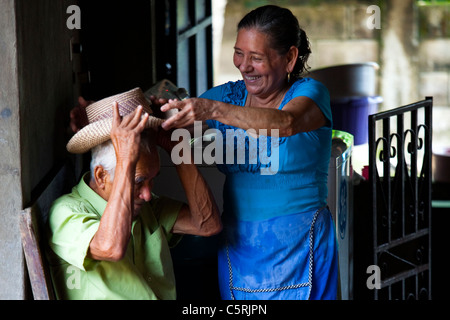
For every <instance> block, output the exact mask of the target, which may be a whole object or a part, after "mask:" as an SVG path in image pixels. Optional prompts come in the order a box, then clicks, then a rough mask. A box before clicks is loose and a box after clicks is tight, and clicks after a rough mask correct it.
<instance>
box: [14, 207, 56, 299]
mask: <svg viewBox="0 0 450 320" xmlns="http://www.w3.org/2000/svg"><path fill="white" fill-rule="evenodd" d="M36 211H37V208H36V207H30V208H26V209H25V210H22V211H21V212H20V222H19V225H20V234H21V237H22V247H23V252H24V255H25V261H26V263H27V269H28V275H29V277H30V282H31V289H32V291H33V296H34V299H35V300H53V299H54V294H53V287H52V283H51V278H50V274H49V270H48V267H47V264H46V260H45V257H44V256H43V252H42V250H41V246H40V239H39V226H38V223H37V221H36V217H37V212H36Z"/></svg>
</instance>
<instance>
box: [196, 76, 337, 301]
mask: <svg viewBox="0 0 450 320" xmlns="http://www.w3.org/2000/svg"><path fill="white" fill-rule="evenodd" d="M247 93H248V92H247V90H246V87H245V84H244V82H243V81H237V82H229V83H227V84H224V85H221V86H218V87H215V88H212V89H210V90H208V91H207V92H206V93H204V94H203V95H202V96H201V98H207V99H211V100H217V101H222V102H225V103H229V104H232V105H236V107H237V108H239V107H244V105H245V101H246V98H247ZM299 96H306V97H308V98H310V99H312V100H313V101H314V102H315V103H316V105H317V106H318V107H319V108H320V109H321V110H322V112H323V114H324V115H325V117H326V119H327V125H326V126H324V127H322V128H320V129H318V130H315V131H312V132H300V133H298V134H296V135H294V136H290V137H282V138H277V137H274V134H273V133H265V134H266V135H267V136H266V135H264V133H263V135H260V136H259V137H255V136H254V135H252V134H249V131H251V130H249V131H244V130H242V129H240V128H236V127H232V126H228V125H225V124H223V123H220V122H218V121H215V120H208V121H207V124H208V126H209V127H210V128H215V129H217V130H219V131H218V132H220V133H221V134H222V139H219V140H217V141H222V142H223V159H218V160H219V161H217V163H218V164H217V167H218V169H219V170H220V171H221V172H223V173H224V174H225V175H226V181H225V185H224V191H223V199H224V212H223V215H222V219H223V223H224V232H223V234H222V235H223V236H222V242H221V246H220V248H219V256H218V262H219V285H220V291H221V295H222V298H223V299H237V300H241V299H251V300H256V299H283V300H297V299H302V300H306V299H336V295H337V282H338V281H337V275H338V271H337V270H338V257H337V241H336V235H335V227H334V223H333V220H332V217H331V213H330V211H329V210H328V208H327V203H326V199H327V176H328V165H329V160H330V154H331V134H332V116H331V108H330V98H329V94H328V90H327V89H326V88H325V86H323V85H322V84H321V83H320V82H317V81H315V80H313V79H310V78H302V79H300V80H298V81H296V82H295V83H294V84H293V85H292V86H291V88H290V89H289V91H288V92H287V93H286V95H285V97H284V100H283V102H282V103H281V105H280V107H279V109H280V110H281V109H283V107H284V106H285V105H286V104H287V103H288V102H289V101H290V100H292V99H293V98H295V97H299ZM259 133H260V134H261V132H259ZM270 135H272V136H270ZM227 138H228V139H227ZM243 151H244V152H245V154H243V153H240V152H243ZM216 160H217V159H216Z"/></svg>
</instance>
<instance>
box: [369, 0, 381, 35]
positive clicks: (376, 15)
mask: <svg viewBox="0 0 450 320" xmlns="http://www.w3.org/2000/svg"><path fill="white" fill-rule="evenodd" d="M366 13H367V14H371V16H370V17H369V18H368V19H367V21H366V26H367V28H368V29H370V30H373V29H381V9H380V7H379V6H376V5H371V6H369V7H367V10H366Z"/></svg>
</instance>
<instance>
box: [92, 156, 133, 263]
mask: <svg viewBox="0 0 450 320" xmlns="http://www.w3.org/2000/svg"><path fill="white" fill-rule="evenodd" d="M134 174H135V167H134V166H133V165H131V164H126V165H121V164H118V165H117V167H116V171H115V176H114V182H113V186H112V190H111V196H110V199H109V201H108V204H107V205H106V208H105V211H104V213H103V215H102V218H101V220H100V226H99V228H98V230H97V233H96V234H95V236H94V238H93V239H92V241H91V244H90V247H89V253H90V256H91V257H92V258H93V259H95V260H108V261H118V260H121V259H122V258H123V256H124V255H125V252H126V248H127V246H128V241H129V239H130V235H131V223H132V220H133V212H134V208H133V206H134V201H133V200H134Z"/></svg>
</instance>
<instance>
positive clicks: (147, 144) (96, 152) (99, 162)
mask: <svg viewBox="0 0 450 320" xmlns="http://www.w3.org/2000/svg"><path fill="white" fill-rule="evenodd" d="M140 150H141V152H142V151H144V152H148V154H151V153H152V152H157V150H156V145H155V143H154V137H153V136H152V134H151V133H150V132H149V131H148V130H146V131H144V132H143V133H142V134H141V143H140ZM91 154H92V159H91V166H90V167H91V168H90V169H91V179H92V180H95V176H94V171H95V168H96V167H97V166H102V167H103V169H104V170H106V172H108V174H109V175H110V178H111V181H113V180H114V173H115V171H116V165H117V159H116V151H115V149H114V145H113V143H112V141H111V140H108V141H106V142H104V143H102V144H100V145H98V146H95V147H94V148H92V150H91Z"/></svg>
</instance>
